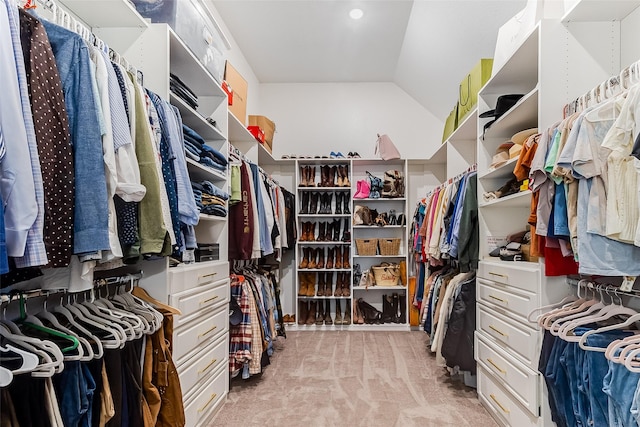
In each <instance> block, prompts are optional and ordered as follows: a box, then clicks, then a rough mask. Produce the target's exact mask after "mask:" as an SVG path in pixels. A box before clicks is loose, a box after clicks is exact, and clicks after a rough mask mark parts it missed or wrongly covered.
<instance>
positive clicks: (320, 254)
mask: <svg viewBox="0 0 640 427" xmlns="http://www.w3.org/2000/svg"><path fill="white" fill-rule="evenodd" d="M317 251H318V263H317V264H316V268H324V248H318V249H317Z"/></svg>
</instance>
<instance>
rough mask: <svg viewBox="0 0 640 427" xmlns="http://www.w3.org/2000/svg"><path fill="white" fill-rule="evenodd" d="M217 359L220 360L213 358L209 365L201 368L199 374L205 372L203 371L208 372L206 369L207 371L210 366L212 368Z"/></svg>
mask: <svg viewBox="0 0 640 427" xmlns="http://www.w3.org/2000/svg"><path fill="white" fill-rule="evenodd" d="M217 361H218V359H213V360H212V361H211V362H209V363H208V364H207V366H205V367H204V368H202V369H200V370H199V371H198V375H200V374H201V373H203V372H206V371H207V370H208V369H209V368H210V367H211V366H212V365H213V364H214V363H216V362H217Z"/></svg>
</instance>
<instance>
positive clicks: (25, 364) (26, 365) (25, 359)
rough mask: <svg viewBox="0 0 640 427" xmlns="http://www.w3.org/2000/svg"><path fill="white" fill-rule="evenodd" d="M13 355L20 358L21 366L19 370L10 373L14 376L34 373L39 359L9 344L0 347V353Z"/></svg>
mask: <svg viewBox="0 0 640 427" xmlns="http://www.w3.org/2000/svg"><path fill="white" fill-rule="evenodd" d="M10 352H12V353H14V354H17V355H18V356H20V358H21V359H22V364H21V366H20V367H19V368H17V369H13V370H11V373H12V374H14V375H18V374H24V373H28V372H32V371H34V370H35V369H36V368H37V367H38V365H39V364H40V358H38V356H36V355H35V354H33V353H29V352H28V351H24V350H21V349H19V348H17V347H15V346H12V345H11V344H6V345H4V346H1V345H0V353H10Z"/></svg>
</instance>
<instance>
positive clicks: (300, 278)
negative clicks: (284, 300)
mask: <svg viewBox="0 0 640 427" xmlns="http://www.w3.org/2000/svg"><path fill="white" fill-rule="evenodd" d="M298 283H299V284H300V290H298V296H302V297H304V296H307V278H306V277H305V274H302V273H301V274H299V275H298Z"/></svg>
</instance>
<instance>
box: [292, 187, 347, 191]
mask: <svg viewBox="0 0 640 427" xmlns="http://www.w3.org/2000/svg"><path fill="white" fill-rule="evenodd" d="M298 191H325V192H326V191H351V187H298Z"/></svg>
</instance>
